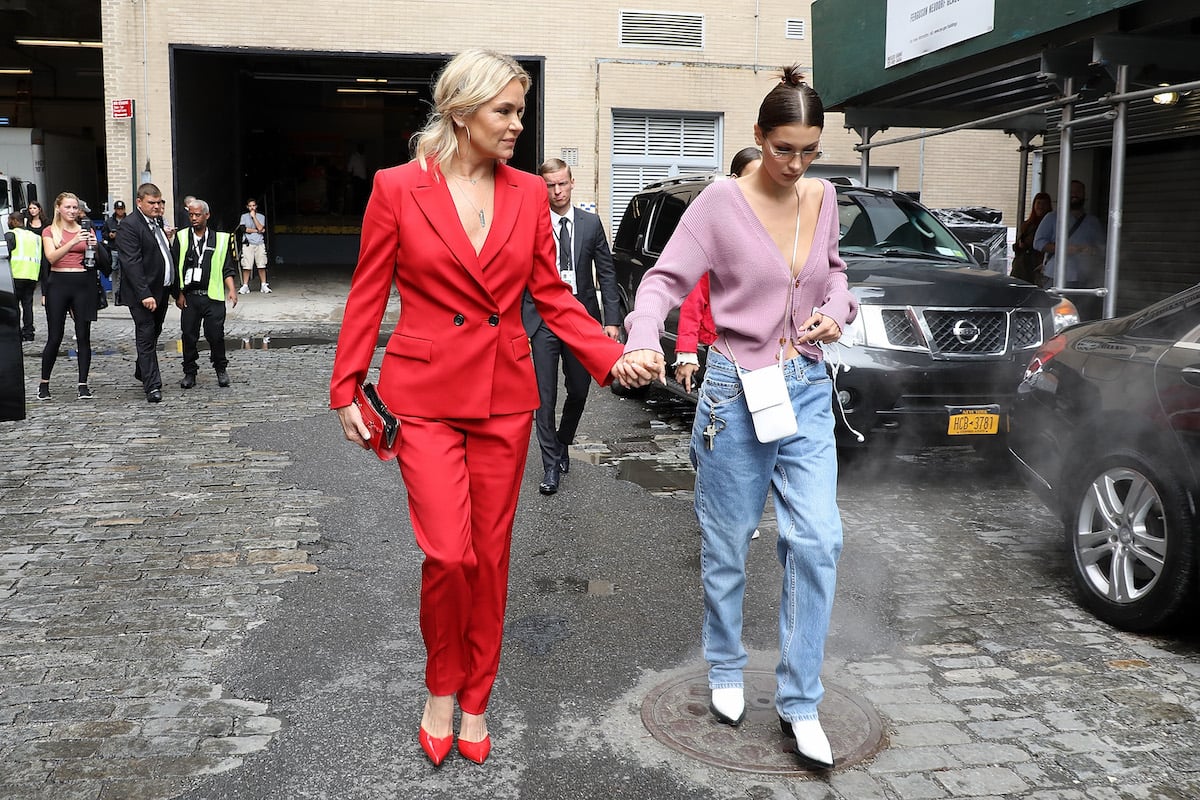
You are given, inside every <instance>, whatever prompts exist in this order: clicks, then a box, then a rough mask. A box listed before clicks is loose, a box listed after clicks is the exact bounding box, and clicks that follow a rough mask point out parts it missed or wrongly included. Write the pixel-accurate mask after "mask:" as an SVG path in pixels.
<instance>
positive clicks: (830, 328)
mask: <svg viewBox="0 0 1200 800" xmlns="http://www.w3.org/2000/svg"><path fill="white" fill-rule="evenodd" d="M840 338H842V329H841V328H840V327H838V324H837V323H836V322H834V321H833V317H827V316H825V315H824V314H822V313H820V312H817V313H815V314H813V315H812V316H811V317H809V318H808V319H806V320H805V321H804V333H803V334H801V335H800V338H799V340H798V341H799V342H800V343H801V344H817V343H818V342H819V343H821V344H832V343H834V342H836V341H837V340H838V339H840Z"/></svg>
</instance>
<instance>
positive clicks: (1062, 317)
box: [613, 175, 1079, 446]
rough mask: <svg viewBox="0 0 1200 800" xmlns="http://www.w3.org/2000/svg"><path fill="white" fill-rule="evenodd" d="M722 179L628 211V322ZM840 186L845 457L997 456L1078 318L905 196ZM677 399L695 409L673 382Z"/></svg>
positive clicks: (620, 255) (668, 191) (618, 240)
mask: <svg viewBox="0 0 1200 800" xmlns="http://www.w3.org/2000/svg"><path fill="white" fill-rule="evenodd" d="M723 179H724V178H722V177H721V176H718V175H701V176H689V177H680V178H674V179H671V180H667V181H661V182H659V183H654V184H651V185H649V186H647V187H646V188H645V189H643V190H642V191H641V192H640V193H638V194H637V195H635V196H634V197H633V199H632V200H630V202H629V207H628V208H627V209H626V210H625V215H624V217H623V218H622V219H621V224H620V226H619V227H618V229H617V234H616V237H615V240H614V246H613V258H614V261H615V263H616V270H617V281H618V283H619V284H620V289H621V294H622V302H623V304H624V309H623V310H624V311H626V312H627V311H628V310H630V309H631V308H632V307H633V300H634V296H635V294H636V292H637V287H638V284H639V283H641V279H642V275H644V274H645V272H646V271H647V270H648V269H650V268H651V267H653V266H654V264H655V262H656V261H657V259H658V255H659V254H660V253H661V252H662V249H663V246H664V245H665V244H666V243H667V240H668V239H670V238H671V234H672V233H673V232H674V230H675V226H676V225H678V224H679V219H680V217H682V216H683V212H684V210H685V209H686V208H687V206H688V204H689V203H690V202H691V201H692V200H693V199H694V198H695V197H696V196H697V195H699V194H700V192H701V191H702V190H703V189H704V188H705V187H706V186H708V185H709V184H710V183H711V182H712V181H714V180H723ZM835 185H836V189H837V199H838V218H839V224H840V226H841V242H840V250H841V254H842V258H844V259H845V261H846V267H847V270H846V274H847V278H848V279H849V282H850V290H851V291H852V292H854V294H855V295H856V296H857V297H858V300H859V303H860V311H859V317H858V320H857V321H856V322H855V323H854V324H853V325H852V326H850V329H849V330H847V331H845V332H844V335H843V338H842V342H843V344H846V345H849V346H847V347H842V348H839V349H840V351H841V355H842V362H843V363H844V364H845V365H846V367H848V368H849V369H847V370H843V371H841V372H839V374H837V375H836V389H837V392H836V397H835V399H836V402H838V403H840V404H841V407H842V411H843V412H844V421H843V420H839V422H838V427H837V437H838V444H839V445H843V446H846V445H854V444H857V440H856V437H855V436H854V435H853V434H852V433H851V431H850V430H849V429H848V428H847V423H848V424H849V426H850V427H852V428H854V429H855V430H857V431H861V432H862V434H863V435H864V436H865V438H866V441H867V442H868V443H869V442H871V441H873V440H876V441H878V440H881V439H882V438H883V437H889V438H890V440H891V441H892V442H893V443H895V442H896V441H898V440H899V439H900V437H905V439H911V440H912V441H913V442H915V443H920V444H929V443H973V444H992V443H995V444H1000V443H1001V441H1002V439H1003V435H1004V434H1005V433H1006V432H1007V430H1008V409H1009V406H1010V404H1011V402H1012V399H1013V394H1014V392H1015V390H1016V386H1017V384H1018V383H1019V382H1020V380H1021V375H1022V373H1023V372H1024V369H1025V365H1026V364H1027V363H1028V362H1029V358H1030V356H1031V355H1032V354H1033V353H1034V351H1036V350H1037V348H1038V347H1039V346H1040V345H1041V344H1042V343H1043V342H1044V341H1045V340H1046V339H1048V338H1050V337H1051V336H1053V335H1054V334H1055V333H1057V332H1058V331H1060V330H1062V329H1063V328H1065V327H1067V326H1068V325H1072V324H1074V323H1076V322H1078V321H1079V318H1078V314H1077V312H1076V310H1075V307H1074V305H1072V304H1071V303H1070V302H1069V301H1067V300H1064V299H1062V298H1060V297H1057V296H1055V295H1052V294H1050V293H1048V292H1046V291H1044V290H1042V289H1039V288H1038V287H1036V286H1033V285H1031V284H1028V283H1025V282H1024V281H1021V280H1017V279H1015V278H1010V277H1009V276H1007V275H1003V274H1001V273H998V272H992V271H989V270H987V269H985V268H984V267H982V266H981V263H984V262H986V259H987V256H986V254H985V253H984V252H983V251H982V249H981V248H978V247H977V246H976V247H972V248H968V247H966V246H965V245H963V243H962V242H961V241H959V240H958V239H957V238H956V237H955V236H954V234H953V233H951V232H950V230H948V229H947V228H946V226H945V225H943V224H942V223H941V222H939V221H938V219H937V217H935V216H934V215H933V214H932V213H931V212H930V211H929V209H927V208H925V207H924V206H922V205H921V204H919V203H917V202H915V201H914V200H912V199H910V198H909V197H908V196H906V195H904V194H901V193H898V192H892V191H885V190H880V189H869V188H864V187H861V186H854V185H850V183H849V182H842V181H835ZM677 322H678V310H676V311H673V312H672V313H671V316H670V317H669V318H668V319H667V321H666V333H665V334H664V336H663V339H662V347H663V352H664V354H665V355H666V358H667V363H668V364H670V363H672V361H674V357H675V356H674V354H675V329H676V324H677ZM717 326H718V328H719V327H720V320H717ZM703 349H704V348H703V347H701V350H702V351H703ZM700 363H701V364H702V365H703V364H704V353H703V352H701V353H700ZM668 372H670V370H668ZM700 377H701V376H697V379H696V380H697V383H698V381H699V378H700ZM668 389H670V390H671V391H672V392H673V393H675V394H677V395H679V396H681V397H689V395H688V393H687V392H685V391H684V389H683V387H682V386H681V385H679V384H678V383H676V382H675V381H674V380H669V381H668ZM690 398H691V399H692V400H694V399H695V395H694V394H692V395H690ZM839 416H840V415H839Z"/></svg>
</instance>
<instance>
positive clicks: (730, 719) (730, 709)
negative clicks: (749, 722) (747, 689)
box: [708, 686, 746, 725]
mask: <svg viewBox="0 0 1200 800" xmlns="http://www.w3.org/2000/svg"><path fill="white" fill-rule="evenodd" d="M708 709H709V711H712V713H713V716H715V717H716V718H717V722H721V723H723V724H725V725H740V724H742V720H744V719H745V718H746V697H745V693H744V692H743V691H742V687H740V686H734V687H731V688H725V689H713V690H712V700H711V702H710V703H709V704H708Z"/></svg>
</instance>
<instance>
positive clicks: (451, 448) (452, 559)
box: [399, 411, 533, 714]
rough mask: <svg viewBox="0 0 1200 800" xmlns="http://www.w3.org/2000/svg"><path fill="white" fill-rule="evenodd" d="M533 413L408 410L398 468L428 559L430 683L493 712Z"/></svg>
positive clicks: (424, 615) (471, 707) (472, 708)
mask: <svg viewBox="0 0 1200 800" xmlns="http://www.w3.org/2000/svg"><path fill="white" fill-rule="evenodd" d="M532 423H533V412H532V411H529V412H523V413H520V414H507V415H504V416H497V417H490V418H488V419H449V420H435V419H426V418H422V417H401V418H400V437H401V446H400V447H399V453H400V455H399V462H400V474H401V476H402V477H403V478H404V485H405V488H406V489H407V490H408V511H409V515H410V516H411V518H412V524H413V530H414V531H415V532H416V536H417V544H418V545H419V546H420V548H421V551H422V552H423V553H424V554H425V561H424V563H423V564H422V566H421V635H422V637H423V638H424V640H425V650H426V653H427V661H426V664H425V685H426V686H427V687H428V688H429V691H430V692H431V693H432V694H434V695H438V696H442V695H449V694H454V695H458V705H459V707H460V708H461V709H462V710H463V711H466V712H467V713H469V714H482V713H483V712H484V711H485V710H486V709H487V704H488V698H489V697H490V695H491V693H492V684H493V683H494V682H495V680H496V670H497V668H498V667H499V664H500V640H501V637H502V636H503V634H504V608H505V604H506V603H507V601H508V560H509V545H510V543H511V542H512V528H513V518H514V517H515V516H516V513H517V497H518V495H519V494H520V491H521V478H522V476H523V475H524V473H525V457H526V455H527V454H528V452H529V431H530V427H531V425H532Z"/></svg>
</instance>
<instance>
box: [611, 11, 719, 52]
mask: <svg viewBox="0 0 1200 800" xmlns="http://www.w3.org/2000/svg"><path fill="white" fill-rule="evenodd" d="M620 14H621V22H620V40H619V41H620V45H621V47H658V48H672V49H682V50H703V49H704V15H703V14H675V13H668V12H665V11H622V12H620Z"/></svg>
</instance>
